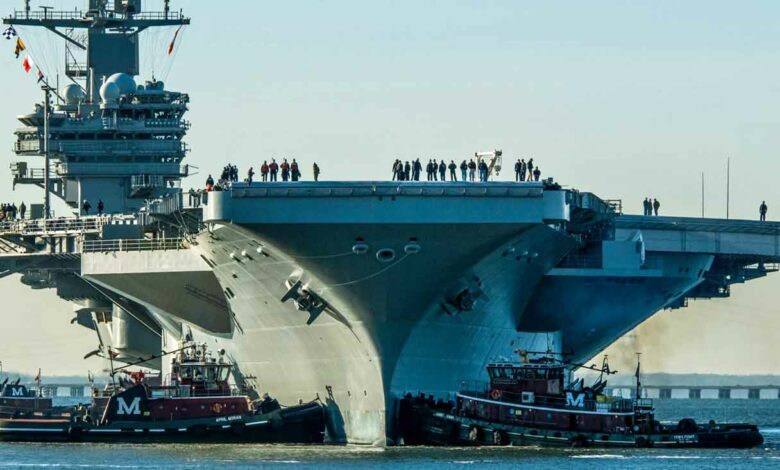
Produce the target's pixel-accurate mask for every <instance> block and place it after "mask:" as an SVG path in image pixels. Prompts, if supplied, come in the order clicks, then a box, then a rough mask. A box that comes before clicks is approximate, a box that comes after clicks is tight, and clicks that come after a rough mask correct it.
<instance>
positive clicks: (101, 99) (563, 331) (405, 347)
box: [2, 0, 780, 445]
mask: <svg viewBox="0 0 780 470" xmlns="http://www.w3.org/2000/svg"><path fill="white" fill-rule="evenodd" d="M166 5H167V2H166ZM55 13H56V12H47V13H38V12H24V11H23V12H17V13H16V14H14V15H12V16H11V17H9V18H6V19H5V20H4V21H5V23H7V24H23V23H22V21H25V23H24V24H25V25H28V26H43V27H47V26H52V27H55V25H54V24H52V23H50V22H52V21H60V20H54V19H53V18H59V16H57V15H55ZM36 15H38V16H37V17H36ZM46 15H52V16H51V17H47V16H46ZM63 15H65V14H64V13H63ZM67 15H72V16H68V18H69V19H67V21H72V22H76V23H77V24H79V25H81V26H80V27H83V28H86V29H87V30H88V31H89V36H90V37H92V35H93V34H94V35H95V36H94V37H96V38H100V39H97V44H99V43H100V41H102V40H103V39H105V38H101V37H100V34H105V35H108V36H112V35H134V34H135V35H138V34H142V30H143V29H144V28H147V27H153V26H155V25H157V24H159V25H169V26H170V25H181V24H186V23H188V22H189V20H187V19H186V18H184V17H182V16H180V15H179V14H178V13H177V14H174V13H171V12H170V10H169V9H168V8H166V11H164V12H159V13H150V12H143V11H141V9H140V2H137V1H136V2H133V1H121V2H116V4H113V5H112V4H111V2H105V1H95V0H93V1H91V2H89V9H88V10H87V11H86V12H67ZM62 21H65V20H62ZM144 22H146V23H144ZM149 22H151V23H149ZM155 22H158V23H155ZM69 24H70V23H69ZM74 24H75V23H74ZM107 24H110V26H106V25H107ZM66 27H67V26H66ZM73 27H76V26H73ZM107 28H108V29H107ZM93 29H94V30H96V31H94V32H93ZM101 31H102V33H101ZM112 40H115V41H116V42H117V44H119V43H123V44H126V43H128V39H127V38H123V39H112ZM129 42H131V43H132V41H129ZM135 44H136V46H135V47H137V43H135ZM87 50H88V60H89V61H90V63H92V64H95V65H94V66H92V67H87V69H93V70H100V73H93V74H88V75H92V78H90V79H89V80H94V81H95V84H94V85H93V86H91V87H90V86H83V87H82V88H80V89H79V90H78V91H77V90H75V89H71V90H72V91H69V92H65V91H66V90H63V92H62V93H61V95H64V96H63V100H64V103H61V104H59V105H57V106H54V111H53V112H52V114H51V115H50V116H49V123H50V124H51V125H52V133H51V139H50V142H57V143H53V144H51V145H50V147H49V148H50V149H51V151H52V152H51V154H50V158H51V159H52V160H53V161H55V162H56V163H55V171H54V172H53V173H52V174H53V177H52V180H53V183H52V185H53V186H52V187H53V188H54V189H52V193H53V194H55V195H57V196H59V197H61V198H63V199H65V200H66V202H70V203H71V206H72V207H73V208H74V209H75V210H76V212H78V210H80V209H78V208H80V207H81V206H80V205H79V203H78V201H83V199H89V200H90V201H93V205H94V201H95V200H96V198H99V197H106V196H103V195H106V194H109V193H111V194H114V196H113V197H114V198H115V199H112V200H111V201H110V203H109V202H106V208H107V211H109V212H111V213H112V217H111V218H106V217H96V218H91V217H83V216H82V217H81V218H80V219H79V220H78V221H75V220H74V221H70V222H69V223H72V224H75V225H72V226H68V225H67V224H65V222H68V220H67V219H66V221H65V222H62V221H61V222H59V224H60V225H53V224H54V222H55V221H52V220H48V221H42V220H26V221H23V222H14V223H12V224H6V225H5V226H4V230H5V231H4V232H3V235H2V236H3V240H4V241H5V243H6V245H4V246H9V247H10V248H8V249H7V251H8V253H7V254H6V255H5V256H4V257H3V258H2V262H3V266H5V267H6V273H13V272H21V273H23V281H24V280H26V281H27V283H28V284H29V285H32V286H34V287H46V286H48V287H56V288H57V289H58V294H59V295H60V296H61V297H62V298H64V299H67V300H72V301H74V302H75V303H76V304H77V308H76V316H75V318H74V321H75V322H77V323H79V324H81V325H84V326H87V327H89V328H92V329H94V330H95V331H97V332H98V346H99V347H98V349H96V351H95V354H99V355H103V356H105V355H107V354H112V355H113V354H118V357H117V358H116V360H119V361H121V360H130V359H137V358H138V357H144V356H147V355H152V354H158V353H159V352H160V350H161V349H163V350H164V349H165V348H166V347H168V345H170V344H173V343H175V342H176V341H178V340H179V339H180V338H181V337H182V335H185V334H186V335H190V334H192V335H193V336H195V337H196V338H197V339H198V340H200V341H206V342H208V343H209V344H210V345H212V346H211V347H214V348H217V349H221V348H224V349H225V350H226V351H227V354H228V355H229V357H230V359H231V361H232V362H233V363H234V364H235V368H236V376H237V380H238V381H239V382H240V384H241V385H243V386H245V387H247V388H250V389H252V390H255V392H256V393H262V392H264V391H268V392H269V393H271V394H272V395H273V396H275V397H277V398H278V399H279V400H280V401H282V402H287V403H296V402H298V401H299V400H304V401H308V400H309V399H311V398H313V397H316V396H318V397H319V398H320V399H321V400H322V401H323V402H324V403H325V404H326V405H327V408H328V413H329V428H328V431H329V438H330V439H331V440H333V441H347V442H354V443H363V444H381V445H384V444H385V443H392V442H395V437H396V429H395V416H396V409H397V400H398V398H399V397H401V396H403V394H405V393H406V392H416V391H418V390H425V391H427V392H433V393H437V394H440V395H442V396H443V395H446V394H448V393H452V392H454V391H456V390H458V388H459V386H460V383H461V381H463V380H472V379H473V380H478V379H479V377H480V376H481V374H482V373H483V367H484V366H485V364H486V363H488V362H489V361H491V360H494V359H495V358H498V357H502V356H503V357H510V356H512V355H513V352H514V351H515V350H518V349H525V350H531V351H551V352H557V353H563V352H566V353H570V354H571V360H572V361H573V362H578V361H584V360H587V359H588V358H590V357H592V356H593V355H594V354H596V353H597V352H598V351H600V350H601V349H603V348H604V347H606V346H607V345H609V344H610V343H612V342H614V341H615V340H616V339H617V338H619V337H620V336H621V335H623V334H624V333H625V332H627V331H629V330H630V329H632V328H633V327H635V326H636V325H638V324H639V323H641V322H642V321H644V320H645V319H646V318H648V317H649V316H651V315H652V314H654V313H655V312H657V311H659V310H662V309H666V308H679V307H683V306H685V305H686V301H687V299H690V298H713V297H725V296H728V295H730V293H731V291H730V286H731V285H732V284H735V283H740V282H745V281H747V280H750V279H753V278H756V277H761V276H764V275H766V274H767V273H769V272H772V271H774V270H776V266H775V264H773V263H778V262H780V252H778V237H780V226H779V225H778V224H776V223H763V224H762V223H759V222H746V221H723V220H711V219H688V218H680V219H669V218H663V217H654V218H646V217H634V216H624V215H622V214H621V212H622V211H621V209H620V207H619V204H616V203H615V202H611V201H605V200H602V199H600V198H599V197H597V196H595V195H594V194H592V193H587V192H580V191H576V190H573V189H562V188H561V187H560V186H558V185H557V184H555V183H553V182H552V181H544V182H522V183H509V182H500V181H491V182H483V183H463V182H461V183H427V182H425V183H423V182H382V181H356V182H317V183H310V182H295V183H257V182H255V183H252V184H246V183H235V184H233V185H232V186H231V187H229V188H225V190H224V191H214V192H210V193H207V194H206V195H205V197H204V198H203V201H202V202H203V205H202V208H197V209H193V208H186V209H185V208H183V207H182V204H181V203H182V201H181V191H180V189H179V186H180V184H179V182H180V180H181V178H182V177H184V176H186V175H187V170H186V167H182V166H181V165H182V159H183V158H184V157H185V156H186V146H185V144H184V143H183V138H184V135H185V133H186V130H187V129H188V127H189V125H188V123H186V122H185V121H183V120H182V116H183V113H184V111H186V108H187V102H188V99H187V95H186V94H181V93H173V92H168V91H165V90H164V86H163V85H161V84H159V82H156V81H154V80H152V79H151V78H150V79H149V81H148V82H147V83H144V84H143V85H142V86H141V87H139V86H138V85H137V84H136V82H135V78H134V77H135V75H137V73H138V71H137V69H135V68H133V67H132V65H133V64H136V65H137V62H134V61H133V60H132V57H133V56H134V55H135V57H136V58H137V48H136V49H134V48H133V47H129V46H128V48H127V50H126V52H123V53H121V54H113V56H117V57H120V58H122V57H123V58H124V59H125V61H126V62H128V63H130V65H131V66H129V67H128V66H125V65H123V64H125V62H123V61H122V60H120V59H117V58H116V57H112V58H111V59H110V60H109V59H108V58H107V57H106V56H107V53H106V51H105V50H102V49H100V48H99V47H97V46H96V47H95V48H94V50H93V52H94V53H93V54H90V50H91V49H90V47H89V45H88V46H87ZM127 57H130V59H128V58H127ZM104 60H105V62H103V61H104ZM98 63H100V64H101V65H99V66H98V65H96V64H98ZM102 77H105V79H104V80H103V79H102ZM131 81H132V84H131ZM98 84H99V86H98ZM111 84H114V85H115V86H112V85H111ZM96 90H97V93H96ZM101 90H102V91H104V92H105V93H101ZM69 96H71V97H72V102H71V103H70V104H69V103H68V97H69ZM77 104H78V107H76V105H77ZM68 106H70V107H71V108H68ZM69 109H71V111H69ZM72 109H76V110H77V111H72ZM78 109H83V110H89V111H88V112H87V113H86V114H85V113H84V112H83V111H81V112H80V111H78ZM93 111H94V115H93V114H91V112H93ZM150 111H151V114H149V112H150ZM41 112H42V111H41ZM60 116H61V117H60ZM85 116H86V117H89V119H87V118H86V117H85ZM112 116H116V119H113V118H112ZM58 118H59V119H61V120H62V124H60V126H65V127H61V128H63V129H68V133H73V134H74V135H75V134H77V133H78V134H79V136H78V137H76V138H75V139H74V141H73V142H70V141H68V139H59V137H60V136H59V135H58V139H55V138H54V135H55V134H59V133H60V132H59V131H58V130H56V129H57V127H56V126H57V124H55V121H56V119H58ZM36 119H37V120H33V121H30V122H29V123H26V124H25V126H26V127H25V129H26V130H24V132H23V133H22V134H23V135H24V136H25V137H24V139H23V140H20V142H22V141H24V142H37V143H38V144H39V147H37V150H36V149H35V148H31V149H30V150H28V151H27V152H28V153H26V154H22V155H28V156H30V157H33V158H39V156H40V155H41V151H40V148H42V146H41V145H40V143H41V141H42V129H41V128H42V126H41V122H40V121H41V117H40V116H39V115H38V117H37V118H36ZM90 119H93V120H94V126H95V128H96V129H93V130H91V131H87V130H84V129H85V127H89V126H88V124H87V123H85V124H80V123H79V122H80V120H85V121H89V120H90ZM73 121H79V122H73ZM23 123H24V121H23ZM105 125H108V126H109V129H105V128H103V130H101V128H100V126H105ZM112 125H113V126H114V128H110V126H112ZM78 126H83V127H78ZM73 128H76V129H79V130H78V131H73V130H72V129H73ZM83 133H87V134H89V133H94V134H95V136H97V134H98V133H101V135H104V134H103V133H105V136H106V137H105V138H102V139H101V138H94V139H89V138H84V136H83V135H82V134H83ZM22 134H17V135H22ZM108 135H110V136H111V137H110V138H109V137H107V136H108ZM122 135H125V136H127V137H126V138H124V137H120V136H122ZM130 136H133V137H130ZM82 140H83V141H82ZM58 141H59V142H58ZM62 141H65V143H62ZM76 144H79V145H76ZM57 145H61V146H59V147H58V146H57ZM68 145H73V147H72V148H71V147H68ZM30 146H31V147H35V144H32V143H31V144H30ZM55 149H57V150H56V151H55ZM77 149H83V150H78V151H79V152H82V153H80V154H79V153H74V152H76V150H77ZM85 152H88V153H89V156H90V158H91V159H90V160H88V161H86V162H84V161H82V160H81V159H82V158H86V157H87V155H86V154H85ZM77 155H78V158H79V164H80V165H81V166H77V167H73V166H72V164H73V163H76V160H75V158H76V156H77ZM118 159H119V160H118ZM58 165H59V166H61V165H68V166H66V167H65V168H66V169H68V170H70V169H76V170H77V171H79V172H80V173H79V174H78V177H75V178H72V179H71V181H77V188H78V189H77V190H76V189H74V191H76V193H70V194H73V195H71V196H68V194H69V193H67V186H68V185H71V186H72V185H73V183H72V182H71V183H68V181H69V180H68V178H69V177H71V176H72V174H71V173H68V172H67V171H64V170H58V169H57V168H59V167H58ZM15 168H17V169H18V168H19V166H18V165H17V166H16V167H15ZM33 173H35V174H40V171H38V172H37V173H36V172H33V171H32V170H27V171H26V172H23V171H21V170H17V171H16V174H17V175H19V176H17V177H16V178H17V181H18V182H33V183H36V184H39V185H40V184H41V181H40V179H36V178H34V177H33ZM134 180H135V181H138V182H140V183H144V184H145V186H147V187H145V188H144V189H143V193H138V192H135V191H136V190H135V187H134V185H133V181H134ZM147 181H148V183H146V182H147ZM123 182H124V183H123ZM57 185H63V186H64V187H66V188H65V189H64V190H63V191H64V192H63V191H55V189H57V188H58V187H57ZM140 194H143V195H140ZM74 201H75V204H74ZM63 224H65V225H63ZM150 365H152V366H156V367H163V366H162V365H161V364H160V363H159V361H157V362H155V361H151V362H150Z"/></svg>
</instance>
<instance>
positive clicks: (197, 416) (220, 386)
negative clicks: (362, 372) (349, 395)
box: [0, 344, 325, 443]
mask: <svg viewBox="0 0 780 470" xmlns="http://www.w3.org/2000/svg"><path fill="white" fill-rule="evenodd" d="M231 370H232V364H231V363H229V362H228V361H227V360H226V359H225V358H224V355H223V354H220V355H219V357H218V358H213V357H211V355H210V354H209V353H208V351H207V350H206V347H205V345H195V344H190V345H187V346H185V347H183V348H182V349H180V350H178V351H177V352H176V355H175V357H174V359H173V362H172V368H171V374H170V378H169V379H168V380H167V381H166V383H164V384H161V385H154V382H155V381H156V382H158V383H159V378H158V380H155V378H154V377H147V376H146V375H145V374H144V373H143V372H140V371H136V372H132V373H129V374H127V375H129V380H120V385H119V386H118V387H116V388H115V387H113V386H110V387H109V390H107V391H105V392H98V391H96V392H95V393H94V396H93V401H92V405H91V406H89V407H88V408H86V409H84V410H81V411H80V410H79V409H75V408H74V409H73V410H72V413H70V415H71V416H70V417H57V418H56V419H55V418H52V419H48V420H47V419H26V418H20V419H0V440H25V441H52V440H73V441H107V442H179V441H186V442H262V443H271V442H274V443H275V442H285V443H320V442H322V441H323V438H324V433H325V416H324V409H323V407H322V405H321V404H320V403H318V402H316V401H312V402H310V403H301V404H298V405H294V406H289V407H283V406H281V405H280V404H279V403H278V402H277V401H276V400H274V399H272V398H270V397H268V395H266V396H265V397H264V398H263V399H261V400H256V401H252V400H250V398H249V397H248V396H247V395H245V394H239V393H237V391H236V390H235V389H234V388H231V386H230V384H229V381H228V379H229V377H230V374H231Z"/></svg>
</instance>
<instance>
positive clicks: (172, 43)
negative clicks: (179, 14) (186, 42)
mask: <svg viewBox="0 0 780 470" xmlns="http://www.w3.org/2000/svg"><path fill="white" fill-rule="evenodd" d="M182 26H183V25H182ZM182 26H179V27H178V28H177V29H176V32H175V33H173V41H171V44H170V45H169V46H168V55H171V54H172V53H173V47H174V46H175V45H176V38H177V37H179V31H181V28H182Z"/></svg>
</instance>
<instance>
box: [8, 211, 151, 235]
mask: <svg viewBox="0 0 780 470" xmlns="http://www.w3.org/2000/svg"><path fill="white" fill-rule="evenodd" d="M135 221H136V217H135V216H121V215H120V216H97V217H79V218H62V219H32V220H10V221H4V222H0V233H3V234H8V235H54V234H58V233H85V232H89V233H99V232H100V231H101V229H102V228H103V226H105V225H117V224H128V223H133V224H134V223H135Z"/></svg>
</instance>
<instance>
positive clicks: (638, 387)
mask: <svg viewBox="0 0 780 470" xmlns="http://www.w3.org/2000/svg"><path fill="white" fill-rule="evenodd" d="M641 356H642V353H636V374H635V375H636V399H637V400H639V398H640V397H641V395H640V394H641V393H642V382H641V381H640V380H639V368H640V366H641Z"/></svg>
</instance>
